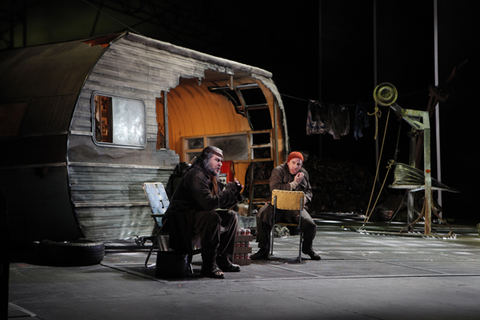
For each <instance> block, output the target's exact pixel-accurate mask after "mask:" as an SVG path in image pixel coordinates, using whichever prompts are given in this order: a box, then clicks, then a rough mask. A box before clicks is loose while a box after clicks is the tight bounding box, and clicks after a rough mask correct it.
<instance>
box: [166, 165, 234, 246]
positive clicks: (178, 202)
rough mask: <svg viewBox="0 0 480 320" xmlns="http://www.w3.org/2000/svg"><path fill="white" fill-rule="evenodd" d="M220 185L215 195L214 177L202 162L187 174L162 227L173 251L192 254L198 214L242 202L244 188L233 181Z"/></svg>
mask: <svg viewBox="0 0 480 320" xmlns="http://www.w3.org/2000/svg"><path fill="white" fill-rule="evenodd" d="M217 185H218V192H217V193H216V194H214V192H213V190H214V184H213V182H212V180H211V174H210V173H209V172H208V171H207V170H206V169H205V168H204V167H203V165H202V164H201V163H198V162H197V163H195V164H194V165H193V166H192V167H191V168H189V169H188V171H187V172H186V173H185V176H184V177H183V179H182V181H181V182H180V184H179V185H178V187H177V189H176V190H175V192H174V194H173V196H172V199H171V200H170V206H169V207H168V209H167V212H166V219H165V224H164V227H163V228H162V231H167V232H168V233H169V246H170V248H172V249H173V250H175V251H177V252H181V253H191V252H192V240H193V237H194V230H195V213H197V212H201V211H214V210H216V209H229V208H231V207H232V206H234V205H236V204H237V203H238V201H240V200H241V198H242V196H241V194H240V191H241V186H238V185H237V184H235V183H232V182H230V183H227V184H226V185H224V184H223V183H221V182H220V181H217ZM219 219H220V218H219Z"/></svg>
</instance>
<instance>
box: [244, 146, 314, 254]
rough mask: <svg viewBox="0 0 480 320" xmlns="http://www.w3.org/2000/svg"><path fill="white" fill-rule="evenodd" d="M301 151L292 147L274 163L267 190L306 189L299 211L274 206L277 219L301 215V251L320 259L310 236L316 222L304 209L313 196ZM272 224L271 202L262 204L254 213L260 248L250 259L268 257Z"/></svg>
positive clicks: (277, 220) (295, 220)
mask: <svg viewBox="0 0 480 320" xmlns="http://www.w3.org/2000/svg"><path fill="white" fill-rule="evenodd" d="M302 165H303V155H302V154H301V153H300V152H297V151H293V152H292V153H290V154H289V155H288V158H287V162H286V163H284V164H282V165H280V166H278V167H276V168H275V169H273V171H272V175H271V176H270V192H272V190H274V189H279V190H288V191H303V192H304V193H305V208H304V210H303V211H302V212H301V213H300V212H299V211H292V210H277V214H276V222H290V223H298V220H299V215H300V214H301V215H302V224H301V226H300V228H301V230H302V232H303V249H302V252H303V253H304V254H307V255H309V256H310V258H311V259H312V260H320V259H321V258H320V255H319V254H318V253H316V252H315V251H313V248H312V245H313V239H314V238H315V235H316V233H317V225H316V224H315V222H314V221H313V219H312V217H310V215H309V214H308V212H307V207H306V206H307V205H308V203H309V202H310V201H311V200H312V196H313V194H312V187H311V186H310V182H309V177H308V173H307V171H306V170H305V169H303V168H302ZM272 227H273V206H272V205H271V204H266V205H264V206H263V207H262V208H261V209H260V211H259V212H258V215H257V242H258V247H259V248H260V250H259V251H258V252H257V253H255V254H254V255H252V256H251V259H252V260H263V259H268V255H269V248H270V231H271V230H272Z"/></svg>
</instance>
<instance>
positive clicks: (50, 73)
mask: <svg viewBox="0 0 480 320" xmlns="http://www.w3.org/2000/svg"><path fill="white" fill-rule="evenodd" d="M2 56H3V57H4V58H5V57H7V58H8V60H7V61H0V69H1V70H3V71H4V72H3V71H2V72H3V74H5V75H7V76H6V77H5V78H3V79H2V81H1V82H2V87H1V90H2V91H1V92H2V96H1V97H0V99H1V100H0V112H1V114H0V115H8V114H15V112H17V111H18V112H17V113H18V114H19V115H18V116H17V117H16V119H14V120H15V121H17V122H18V126H19V128H20V129H18V128H17V129H15V128H13V127H12V128H13V129H12V130H10V129H9V130H10V131H12V132H3V131H1V130H0V133H1V135H0V143H1V145H2V148H3V149H4V150H6V151H7V152H8V153H9V157H7V158H2V160H1V162H0V164H1V167H0V177H1V179H2V181H1V185H0V187H1V188H2V189H4V190H7V196H8V197H9V200H11V203H10V205H11V206H12V208H11V209H10V210H9V212H10V214H11V215H12V216H13V217H12V218H11V219H10V221H11V222H12V225H11V226H12V230H14V233H15V236H14V237H16V238H17V239H20V238H22V239H35V240H41V239H44V238H55V239H67V238H76V237H80V236H83V237H86V238H89V239H92V240H115V239H126V238H132V237H135V236H143V235H149V234H151V232H152V231H153V220H152V219H151V217H150V209H149V206H148V203H147V199H146V197H145V195H144V192H143V189H142V183H143V182H147V181H148V182H153V181H155V182H157V181H159V182H163V183H164V184H167V182H168V180H169V177H170V175H171V173H172V172H173V170H174V169H175V167H176V165H177V164H178V163H179V161H180V157H179V154H180V153H182V152H183V151H184V150H183V149H182V148H183V147H182V145H181V144H180V139H182V137H184V136H185V134H186V133H190V134H208V133H219V134H225V133H228V132H237V131H244V130H248V129H249V126H248V120H247V119H246V118H245V117H244V116H242V115H239V114H238V113H236V110H235V108H234V107H233V106H232V104H231V102H229V101H228V100H227V99H225V97H222V96H218V95H216V94H215V93H212V92H209V90H206V86H207V85H205V84H204V85H202V84H201V82H202V80H205V83H206V84H208V86H209V85H212V84H217V85H222V86H225V85H228V84H237V83H239V84H243V83H246V82H248V83H251V82H257V83H258V84H259V86H260V88H261V90H262V91H263V92H264V94H265V97H266V99H267V100H268V104H269V108H270V112H271V113H273V114H277V120H278V121H279V122H283V125H280V127H278V125H277V124H275V125H274V127H275V128H276V129H277V135H278V136H277V138H278V139H279V141H280V145H279V146H278V147H276V148H275V150H274V151H275V152H276V153H277V154H278V155H279V158H280V161H283V160H284V153H285V152H286V151H288V135H287V133H286V132H287V131H286V120H285V118H284V113H283V105H282V102H281V98H280V95H279V93H278V91H277V89H276V87H275V85H274V83H273V81H272V80H271V74H270V73H269V72H267V71H265V70H262V69H259V68H255V67H251V66H248V65H244V64H240V63H237V62H233V61H230V60H226V59H222V58H218V57H213V56H210V55H207V54H203V53H200V52H196V51H193V50H189V49H185V48H181V47H177V46H173V45H171V44H168V43H164V42H161V41H157V40H154V39H149V38H146V37H143V36H138V35H133V34H129V33H125V34H121V35H113V36H109V37H106V38H103V39H93V40H88V41H72V42H67V43H64V44H53V45H45V46H39V47H37V48H23V49H19V50H18V51H15V52H9V53H7V54H4V55H2ZM4 60H5V59H4ZM207 74H208V75H207ZM205 77H208V79H205ZM182 79H184V80H186V82H184V84H186V83H189V84H188V86H186V87H182ZM217 80H218V81H217ZM197 81H198V84H197V85H198V86H199V87H198V88H196V87H193V86H192V84H193V83H195V82H197ZM37 84H39V85H37ZM179 85H180V87H179ZM200 85H202V87H200ZM165 93H167V96H168V94H169V93H172V106H171V111H172V119H171V120H169V126H170V128H169V129H170V130H169V132H170V136H171V138H172V141H171V143H170V144H169V145H168V146H167V147H166V148H161V149H157V145H160V144H157V135H158V134H159V130H158V125H157V120H158V119H157V114H158V113H157V107H158V105H159V103H158V101H160V100H161V99H162V98H163V97H164V96H165ZM192 95H193V96H192ZM62 97H64V98H62ZM75 97H76V98H75ZM103 98H106V99H105V100H106V101H108V99H110V103H112V104H113V103H114V102H112V101H115V99H116V100H117V101H120V100H122V101H126V100H129V101H134V103H133V105H135V106H141V107H140V109H135V110H139V111H140V113H142V117H143V120H142V121H140V122H136V125H135V126H133V129H135V130H136V129H138V130H139V131H141V132H146V135H144V134H143V133H142V135H141V137H140V139H139V142H138V143H134V144H130V143H129V142H128V143H119V144H118V143H116V142H115V143H114V141H107V140H103V134H104V132H103V129H104V128H106V127H107V126H105V127H104V125H103V122H99V120H98V117H99V114H100V113H101V116H102V119H101V121H103V113H102V112H103V109H102V110H101V111H99V109H98V105H99V104H101V105H102V106H104V105H103V102H102V101H103V100H101V99H103ZM117 98H118V99H117ZM97 99H98V100H97ZM196 99H198V100H199V101H200V100H202V101H203V102H202V103H200V105H201V106H199V107H197V108H200V109H203V110H200V109H199V110H197V111H196V112H197V113H198V112H200V113H202V112H205V114H206V115H207V116H205V117H207V118H208V119H206V120H205V119H204V120H205V121H203V122H202V124H200V123H199V122H201V119H200V117H195V116H194V115H193V118H192V123H193V124H195V125H196V124H199V125H200V126H203V127H204V128H207V130H205V129H204V130H200V131H198V130H191V131H188V130H187V129H185V128H184V127H182V126H180V125H177V124H178V121H181V118H182V117H183V116H185V118H187V117H190V116H192V115H191V114H189V113H190V112H191V108H190V107H192V106H188V107H182V106H184V105H185V103H190V104H191V102H192V101H195V100H196ZM48 101H53V102H54V103H47V102H48ZM39 103H40V104H39ZM143 106H144V107H143ZM274 106H275V107H274ZM135 108H136V107H135ZM220 110H221V112H220ZM277 110H278V111H277ZM12 111H13V113H12ZM20 111H21V112H20ZM22 112H23V113H22ZM99 112H100V113H99ZM128 112H130V111H128ZM135 112H137V111H135ZM217 112H218V114H216V113H217ZM143 113H145V114H144V115H143ZM182 113H183V116H182ZM208 114H210V115H215V117H212V119H210V118H209V117H210V116H208ZM52 115H53V116H52ZM135 116H136V115H135ZM161 116H162V115H160V117H161ZM69 117H70V119H69ZM205 117H203V118H205ZM57 118H58V119H57ZM0 120H1V119H0ZM2 121H3V122H4V123H8V118H7V116H5V118H3V120H2ZM59 121H60V122H59ZM62 121H63V122H62ZM176 121H177V122H176ZM160 122H161V121H159V122H158V123H160ZM273 122H275V121H273ZM27 123H29V124H30V126H28V127H27V126H26V124H27ZM100 123H101V125H99V124H100ZM172 124H175V126H172ZM67 125H68V127H67ZM137 125H138V128H137ZM49 128H53V129H51V130H50V129H49ZM99 128H100V129H99ZM140 129H141V130H140ZM36 130H37V131H38V132H36ZM7 131H8V130H7ZM13 131H18V132H13ZM112 131H114V130H112ZM167 133H168V132H163V134H167ZM167 135H168V134H167ZM242 165H246V164H245V163H243V164H242ZM239 178H240V179H241V177H239ZM22 231H24V232H23V233H22Z"/></svg>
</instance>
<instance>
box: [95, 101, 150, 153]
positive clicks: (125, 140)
mask: <svg viewBox="0 0 480 320" xmlns="http://www.w3.org/2000/svg"><path fill="white" fill-rule="evenodd" d="M92 110H93V113H94V114H93V116H94V132H95V133H94V140H95V142H96V143H97V144H98V145H106V146H113V145H115V146H125V147H145V145H146V141H147V139H146V137H147V132H146V116H145V114H146V112H145V104H144V103H143V101H140V100H134V99H127V98H120V97H115V96H107V95H100V94H94V96H93V99H92Z"/></svg>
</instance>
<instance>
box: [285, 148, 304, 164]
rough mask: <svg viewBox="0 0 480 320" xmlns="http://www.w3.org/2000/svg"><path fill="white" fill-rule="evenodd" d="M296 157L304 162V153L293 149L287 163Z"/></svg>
mask: <svg viewBox="0 0 480 320" xmlns="http://www.w3.org/2000/svg"><path fill="white" fill-rule="evenodd" d="M295 158H298V159H300V160H302V162H303V155H302V154H301V153H300V152H298V151H293V152H291V153H290V154H289V155H288V159H287V163H288V162H290V160H292V159H295Z"/></svg>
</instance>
